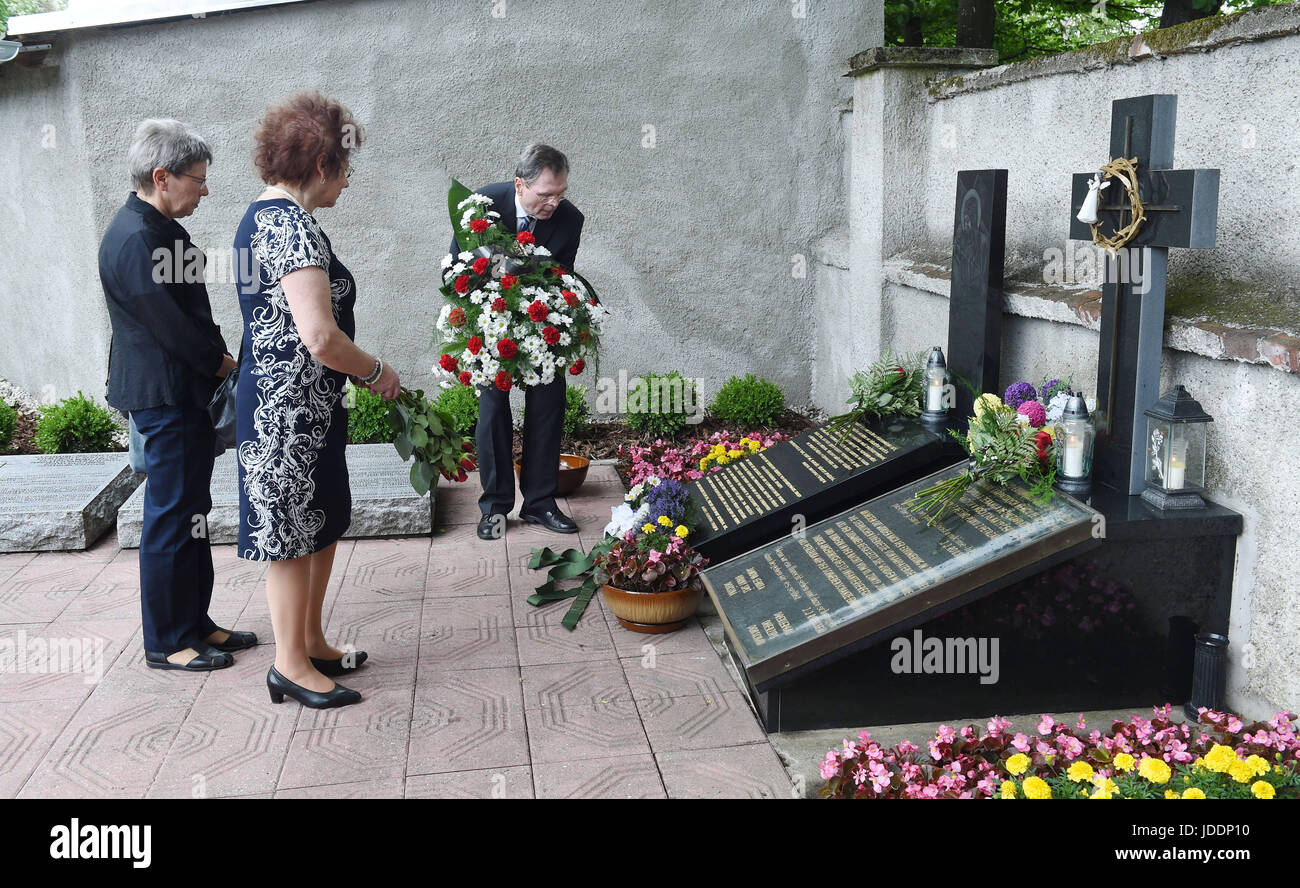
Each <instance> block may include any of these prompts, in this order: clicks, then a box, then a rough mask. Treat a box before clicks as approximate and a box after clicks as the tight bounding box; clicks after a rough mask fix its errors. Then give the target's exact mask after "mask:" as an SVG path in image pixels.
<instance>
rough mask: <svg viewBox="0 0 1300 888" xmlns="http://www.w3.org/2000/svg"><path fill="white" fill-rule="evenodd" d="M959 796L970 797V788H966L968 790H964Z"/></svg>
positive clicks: (960, 797)
mask: <svg viewBox="0 0 1300 888" xmlns="http://www.w3.org/2000/svg"><path fill="white" fill-rule="evenodd" d="M957 798H959V799H968V798H970V790H969V789H968V790H966V791H965V792H963V793H962V794H961V795H959V796H957Z"/></svg>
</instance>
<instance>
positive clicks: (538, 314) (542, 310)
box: [528, 301, 551, 324]
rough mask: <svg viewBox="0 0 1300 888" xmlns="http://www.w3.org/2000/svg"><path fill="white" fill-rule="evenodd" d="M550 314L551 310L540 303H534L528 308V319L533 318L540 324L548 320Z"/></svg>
mask: <svg viewBox="0 0 1300 888" xmlns="http://www.w3.org/2000/svg"><path fill="white" fill-rule="evenodd" d="M550 313H551V310H550V309H549V308H547V307H546V306H545V305H543V304H542V303H541V302H540V301H537V302H534V303H532V304H531V305H529V306H528V317H530V318H532V319H533V320H534V321H535V322H536V323H538V324H540V323H541V322H542V321H544V320H546V316H547V315H548V314H550Z"/></svg>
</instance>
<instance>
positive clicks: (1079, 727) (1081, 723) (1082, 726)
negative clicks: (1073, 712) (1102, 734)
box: [1074, 712, 1088, 731]
mask: <svg viewBox="0 0 1300 888" xmlns="http://www.w3.org/2000/svg"><path fill="white" fill-rule="evenodd" d="M1074 727H1075V730H1078V731H1086V730H1088V725H1087V724H1085V723H1084V721H1083V713H1082V712H1080V713H1079V720H1078V721H1077V722H1075V723H1074Z"/></svg>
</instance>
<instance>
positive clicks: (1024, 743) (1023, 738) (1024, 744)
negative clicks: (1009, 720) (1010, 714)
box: [1011, 734, 1029, 753]
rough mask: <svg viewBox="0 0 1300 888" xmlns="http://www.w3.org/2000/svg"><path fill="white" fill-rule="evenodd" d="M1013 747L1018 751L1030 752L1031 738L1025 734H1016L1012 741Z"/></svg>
mask: <svg viewBox="0 0 1300 888" xmlns="http://www.w3.org/2000/svg"><path fill="white" fill-rule="evenodd" d="M1011 745H1012V746H1014V747H1015V748H1016V751H1018V752H1026V753H1027V752H1029V737H1028V736H1027V735H1025V734H1016V736H1015V738H1014V739H1013V740H1012V741H1011Z"/></svg>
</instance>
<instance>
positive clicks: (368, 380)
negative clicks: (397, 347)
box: [361, 358, 384, 385]
mask: <svg viewBox="0 0 1300 888" xmlns="http://www.w3.org/2000/svg"><path fill="white" fill-rule="evenodd" d="M383 372H384V362H383V361H381V360H379V359H378V358H375V371H374V372H373V373H371V374H370V375H369V376H365V377H362V379H361V384H362V385H373V384H374V382H375V380H377V379H379V377H380V376H381V375H382V374H383Z"/></svg>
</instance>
